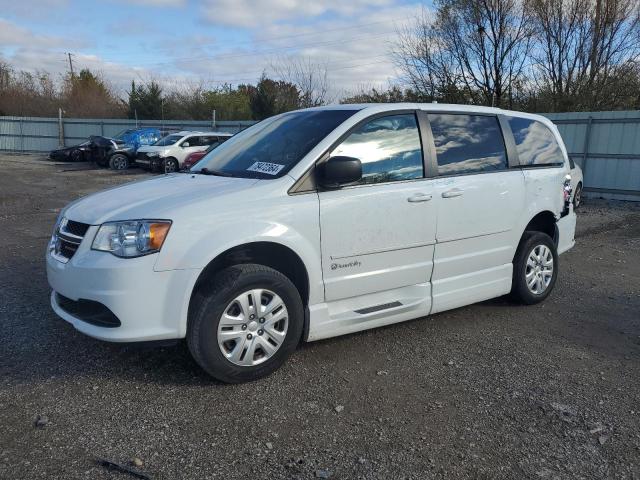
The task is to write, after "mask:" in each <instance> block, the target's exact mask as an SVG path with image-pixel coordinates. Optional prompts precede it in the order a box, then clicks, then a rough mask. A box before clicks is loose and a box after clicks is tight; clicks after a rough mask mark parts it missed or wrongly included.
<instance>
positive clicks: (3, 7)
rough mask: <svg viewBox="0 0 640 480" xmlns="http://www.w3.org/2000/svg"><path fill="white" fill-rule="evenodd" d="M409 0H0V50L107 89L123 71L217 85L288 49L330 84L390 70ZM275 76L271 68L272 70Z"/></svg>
mask: <svg viewBox="0 0 640 480" xmlns="http://www.w3.org/2000/svg"><path fill="white" fill-rule="evenodd" d="M421 7H422V3H421V2H418V1H412V0H315V1H314V0H311V1H309V0H199V1H195V0H104V1H79V0H0V58H2V59H3V60H5V61H8V62H9V63H11V64H12V65H13V66H14V67H15V68H17V69H24V70H29V71H35V70H37V69H45V70H48V71H50V72H52V73H53V74H54V75H57V76H59V75H61V74H64V73H65V72H66V71H67V70H68V61H67V59H66V57H65V53H66V52H71V53H73V54H74V56H73V61H74V67H75V68H77V69H80V68H83V67H88V68H91V69H93V70H97V71H100V72H101V73H102V74H103V76H104V77H105V78H107V79H108V80H109V81H110V82H111V83H112V84H113V85H114V86H115V87H116V88H118V89H124V88H126V85H128V84H129V82H130V81H131V79H132V78H135V79H142V80H146V79H150V78H155V79H157V80H159V81H162V82H163V83H165V84H172V83H175V84H179V85H180V84H188V83H191V84H195V83H204V84H206V85H207V86H216V85H219V84H221V83H224V82H229V83H233V84H237V83H247V82H255V80H256V79H257V78H258V77H259V76H260V74H261V72H262V71H264V70H266V71H267V73H273V68H272V66H273V65H274V64H277V63H279V62H282V61H284V59H287V58H295V59H305V60H307V61H311V62H313V63H319V64H325V65H326V67H327V70H328V73H329V78H330V81H331V83H332V89H333V90H334V91H335V92H337V93H342V92H344V91H346V92H349V91H354V90H356V89H357V88H358V87H360V86H364V87H370V86H380V85H384V84H386V83H388V82H389V81H391V82H393V81H395V80H396V78H397V72H396V69H395V68H394V66H393V63H392V61H391V59H390V57H389V51H390V49H391V44H392V43H393V41H394V39H395V37H396V31H397V29H399V28H402V27H403V26H404V25H406V24H407V22H409V21H411V19H412V18H414V17H415V15H416V14H417V13H418V12H419V11H420V8H421ZM274 76H275V75H274Z"/></svg>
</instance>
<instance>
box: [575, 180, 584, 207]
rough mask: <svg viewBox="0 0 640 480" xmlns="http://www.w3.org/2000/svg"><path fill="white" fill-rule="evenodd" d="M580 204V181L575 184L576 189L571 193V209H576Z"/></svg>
mask: <svg viewBox="0 0 640 480" xmlns="http://www.w3.org/2000/svg"><path fill="white" fill-rule="evenodd" d="M581 204H582V182H580V183H578V185H576V191H575V192H574V193H573V209H574V210H577V209H578V207H580V205H581Z"/></svg>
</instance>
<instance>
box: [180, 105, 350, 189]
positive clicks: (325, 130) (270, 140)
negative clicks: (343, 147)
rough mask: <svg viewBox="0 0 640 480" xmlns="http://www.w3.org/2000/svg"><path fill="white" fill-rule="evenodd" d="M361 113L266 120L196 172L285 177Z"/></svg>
mask: <svg viewBox="0 0 640 480" xmlns="http://www.w3.org/2000/svg"><path fill="white" fill-rule="evenodd" d="M356 111H357V110H303V111H299V112H290V113H284V114H282V115H278V116H275V117H271V118H268V119H266V120H263V121H262V122H260V123H257V124H255V125H253V126H252V127H249V128H247V129H246V130H243V131H242V132H240V133H238V134H237V135H234V136H233V137H231V138H230V139H229V140H227V141H226V142H224V143H223V144H222V145H220V146H218V147H217V148H215V149H214V150H212V151H211V153H209V154H207V156H205V157H204V158H203V159H202V160H201V161H199V162H198V164H197V166H195V165H194V166H193V167H192V169H191V171H192V172H199V171H201V170H202V171H203V173H204V172H207V171H208V172H211V173H214V174H215V173H219V174H221V175H225V176H234V177H247V178H276V177H281V176H282V175H284V174H285V173H287V172H288V171H289V170H291V168H293V167H294V165H296V164H297V163H298V162H299V161H300V160H301V159H302V158H303V157H304V156H305V155H306V154H307V153H309V152H310V151H311V149H312V148H313V147H315V146H316V145H317V144H318V143H320V141H321V140H322V139H324V137H326V136H327V135H328V134H329V133H330V132H331V131H333V130H334V129H335V128H336V127H337V126H338V125H340V124H341V123H342V122H344V121H345V120H346V119H347V118H349V117H350V116H351V115H353V114H354V113H355V112H356Z"/></svg>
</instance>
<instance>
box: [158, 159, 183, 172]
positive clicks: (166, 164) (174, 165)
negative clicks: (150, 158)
mask: <svg viewBox="0 0 640 480" xmlns="http://www.w3.org/2000/svg"><path fill="white" fill-rule="evenodd" d="M162 170H163V171H164V173H175V172H177V171H179V170H180V164H179V163H178V160H176V159H175V158H173V157H169V158H165V159H164V161H163V162H162Z"/></svg>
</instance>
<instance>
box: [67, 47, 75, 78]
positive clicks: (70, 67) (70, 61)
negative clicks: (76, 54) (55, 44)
mask: <svg viewBox="0 0 640 480" xmlns="http://www.w3.org/2000/svg"><path fill="white" fill-rule="evenodd" d="M72 55H73V54H72V53H69V52H67V56H68V57H69V70H71V78H73V77H74V75H73V60H71V57H72Z"/></svg>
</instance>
